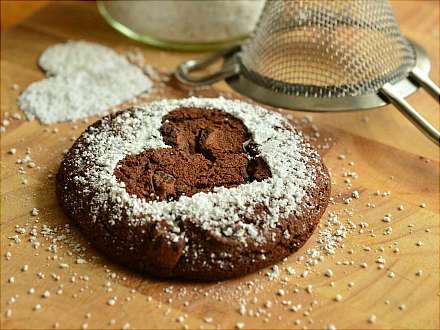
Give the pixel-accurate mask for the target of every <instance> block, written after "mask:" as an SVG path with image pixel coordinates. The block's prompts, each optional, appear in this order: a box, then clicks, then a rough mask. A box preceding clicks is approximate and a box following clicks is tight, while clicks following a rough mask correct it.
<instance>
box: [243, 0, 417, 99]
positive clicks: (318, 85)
mask: <svg viewBox="0 0 440 330" xmlns="http://www.w3.org/2000/svg"><path fill="white" fill-rule="evenodd" d="M238 60H239V62H240V65H241V72H242V73H243V74H244V75H246V76H247V77H248V78H249V79H251V80H252V81H254V82H255V83H257V84H259V85H261V86H263V87H265V88H269V89H271V90H274V91H276V92H282V93H285V94H289V95H298V96H308V97H335V96H336V97H341V96H348V95H350V96H358V95H362V94H367V93H373V92H377V91H378V90H379V89H380V88H381V87H382V86H383V85H384V84H385V83H387V82H395V81H397V80H400V79H403V78H405V77H406V76H407V75H408V72H409V71H410V70H411V69H412V68H413V67H414V65H415V60H416V55H415V52H414V49H413V48H412V46H411V45H410V43H409V42H408V41H407V40H406V39H405V38H404V37H403V35H402V34H401V33H400V30H399V26H398V23H397V20H396V18H395V16H394V13H393V11H392V9H391V7H390V5H389V3H388V1H386V0H368V1H366V0H346V1H329V0H294V1H291V0H287V1H281V0H279V1H267V3H266V5H265V8H264V10H263V13H262V15H261V17H260V21H259V23H258V26H257V28H256V29H255V32H254V34H253V36H252V37H251V38H250V39H248V41H247V42H246V43H245V44H244V45H243V47H242V51H241V53H240V54H239V57H238Z"/></svg>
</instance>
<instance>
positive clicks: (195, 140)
mask: <svg viewBox="0 0 440 330" xmlns="http://www.w3.org/2000/svg"><path fill="white" fill-rule="evenodd" d="M228 102H231V101H228ZM183 104H184V105H186V103H183ZM228 104H229V103H227V104H226V105H225V106H227V105H228ZM220 105H222V106H223V103H220ZM219 110H222V109H203V108H202V107H199V108H197V107H195V106H180V107H179V106H176V109H174V110H172V111H169V112H168V113H166V114H165V115H164V116H163V118H162V126H161V127H160V134H161V136H162V139H163V141H164V142H165V144H166V145H168V146H169V147H168V148H153V149H145V150H144V151H142V152H140V153H137V154H127V155H126V156H125V157H124V158H122V159H121V160H119V161H118V162H117V165H116V166H114V168H113V175H114V177H115V178H116V182H118V184H123V185H124V189H125V191H126V192H127V193H128V194H129V195H130V196H133V197H130V198H135V199H136V203H135V204H134V205H135V207H134V208H133V207H128V206H126V205H128V204H127V202H126V201H125V200H124V199H123V200H122V202H121V201H120V200H119V199H118V198H113V197H111V198H110V197H109V198H107V199H103V197H102V196H107V194H108V195H109V196H112V194H109V193H108V192H107V190H106V189H104V188H102V187H100V186H99V184H98V183H99V182H100V181H99V180H98V181H96V182H94V183H93V184H90V181H91V179H90V178H92V179H93V180H94V178H95V177H97V175H96V173H95V172H94V171H93V170H92V168H95V167H97V165H96V163H95V162H96V161H95V159H97V158H96V157H95V156H96V154H94V151H95V150H97V149H94V144H96V143H101V140H99V139H98V138H97V136H100V135H99V134H101V133H103V132H104V133H105V134H107V135H109V136H111V137H114V136H117V137H118V136H120V135H123V134H125V133H123V131H122V129H121V127H120V126H119V125H120V124H119V122H118V121H121V122H124V120H129V119H124V118H134V117H135V116H136V113H137V112H139V111H148V109H147V110H127V111H125V114H124V113H119V114H116V115H111V116H108V117H105V118H103V119H102V120H101V121H98V122H97V123H95V124H93V125H92V126H91V127H90V128H89V129H88V130H87V131H86V132H85V133H84V134H83V135H82V136H81V137H80V138H79V139H78V140H77V141H76V142H75V144H74V145H73V146H72V148H71V149H70V151H69V152H68V153H67V155H66V157H65V159H64V160H63V163H62V164H61V167H60V170H59V173H58V176H57V191H58V197H59V199H60V203H61V205H62V206H63V208H64V210H65V211H66V213H67V214H68V215H69V216H70V217H71V218H72V219H73V220H74V221H75V222H77V223H78V224H79V225H80V227H81V229H82V230H83V232H84V233H85V234H86V235H87V236H88V237H89V238H90V239H91V241H92V242H93V243H94V244H95V246H97V247H98V248H99V249H100V250H102V251H103V252H104V253H105V254H107V255H108V256H109V257H110V258H111V259H112V260H115V261H118V262H121V263H123V264H125V265H127V266H128V267H130V268H133V269H136V270H138V271H141V272H147V273H149V274H153V275H156V276H160V277H180V278H187V279H196V280H208V281H213V280H219V279H224V278H230V277H234V276H240V275H244V274H247V273H250V272H253V271H255V270H258V269H260V268H263V267H266V266H269V265H272V264H274V263H276V262H278V261H280V260H281V259H283V258H285V257H286V256H288V255H290V254H291V253H292V252H294V251H296V250H297V249H298V248H300V247H301V246H302V245H303V244H304V243H305V242H306V241H307V239H308V238H309V237H310V235H311V234H312V232H313V230H314V229H315V227H316V225H317V223H318V221H319V218H320V217H321V215H322V213H323V212H324V210H325V208H326V206H327V204H328V199H329V195H330V181H329V176H328V172H327V169H326V168H325V166H324V165H323V163H322V161H321V160H320V158H319V156H318V154H317V153H316V151H314V150H313V148H312V147H311V146H309V145H306V144H305V142H304V141H303V142H301V143H303V144H304V145H301V146H300V148H298V150H295V151H292V152H295V153H298V155H295V157H296V158H295V159H298V161H299V162H303V163H304V164H302V165H304V167H305V168H308V169H310V171H312V172H313V173H314V175H313V184H311V185H310V186H308V187H307V190H306V191H305V193H304V196H303V197H302V198H301V200H300V201H299V203H298V205H297V207H296V208H295V209H294V210H293V211H292V212H290V213H289V214H288V215H286V216H284V215H283V214H281V215H280V216H279V219H277V221H276V222H274V224H273V225H270V226H269V225H267V224H266V222H265V218H266V217H267V216H268V214H270V213H271V212H273V210H272V209H270V205H271V204H270V201H268V203H269V204H265V203H260V204H257V205H256V206H255V207H253V208H251V207H250V206H246V205H251V202H252V201H251V200H249V203H246V202H245V203H243V202H242V201H238V202H237V206H235V207H236V210H229V211H232V212H226V213H224V214H229V215H230V216H231V218H228V217H226V218H222V217H221V216H219V217H217V218H215V217H214V218H213V219H214V220H215V219H217V220H215V221H214V220H213V221H212V222H211V221H210V222H209V223H205V222H203V221H199V219H197V218H191V217H188V216H187V215H186V214H187V213H185V212H184V211H185V210H183V211H182V214H183V215H177V216H174V215H169V214H165V215H164V216H163V219H159V218H157V217H156V218H155V217H154V214H152V215H150V214H142V213H139V212H138V213H136V212H137V211H136V212H135V210H134V209H135V208H138V204H137V203H138V202H139V200H143V201H144V202H142V203H145V202H146V203H148V205H156V204H155V203H176V202H179V201H181V200H182V198H186V199H185V201H188V199H189V198H195V197H196V196H198V198H200V196H205V195H200V194H208V195H206V196H208V197H207V198H209V196H210V195H209V194H212V193H216V189H217V188H216V187H226V188H230V189H236V188H239V187H240V186H241V185H246V184H250V183H253V182H266V181H267V180H270V179H271V178H272V172H271V170H270V166H269V165H268V163H267V162H266V160H265V158H264V155H262V154H261V153H260V151H259V147H260V146H259V145H258V144H256V143H255V142H254V139H253V138H252V137H253V134H255V132H249V130H248V129H247V127H246V126H245V125H244V124H243V122H242V120H239V119H237V118H236V117H234V116H232V115H230V114H228V113H225V112H224V111H223V110H222V111H219ZM266 115H267V116H271V114H270V113H268V114H266ZM124 116H125V117H124ZM122 117H124V118H122ZM144 125H148V122H145V123H144ZM276 129H277V130H280V129H281V130H286V131H287V130H288V131H292V132H294V133H295V131H294V129H293V128H290V127H281V128H278V127H277V128H276ZM118 130H120V131H118ZM297 134H298V133H295V137H296V138H298V135H297ZM107 135H106V136H107ZM101 138H102V137H100V139H101ZM298 139H299V141H302V138H298ZM102 143H103V142H102ZM102 166H104V165H102ZM280 166H282V165H280ZM98 167H99V166H98ZM91 173H92V174H91ZM301 175H307V173H305V174H304V173H301ZM301 179H302V177H300V178H299V179H298V180H301ZM93 180H92V181H93ZM90 187H92V188H90ZM287 193H288V192H287V191H286V194H287ZM293 193H294V192H292V194H293ZM246 196H247V195H246ZM276 196H277V197H275V195H274V200H275V199H276V198H279V197H278V195H276ZM197 200H198V199H197ZM201 200H202V201H203V199H201ZM139 203H140V202H139ZM142 203H141V204H139V205H144V204H142ZM152 203H153V204H152ZM220 204H221V203H220ZM220 204H219V205H217V206H214V207H213V208H211V209H206V212H210V213H216V212H217V208H218V209H219V210H220V211H222V209H221V208H222V207H224V206H223V205H220ZM161 205H162V204H161ZM169 205H173V207H174V206H175V207H176V208H179V207H182V205H187V204H179V203H177V204H169ZM188 205H189V204H188ZM214 205H216V204H214ZM268 205H269V206H268ZM201 209H202V211H203V208H201ZM247 209H248V210H250V211H249V212H247ZM154 210H155V209H154ZM220 211H219V212H220ZM235 211H236V212H235ZM168 212H171V213H173V212H177V211H175V210H174V209H173V208H171V209H170V210H169V211H168ZM199 212H200V210H199ZM234 213H236V214H235V215H234V216H232V215H231V214H234ZM173 214H174V213H173ZM176 214H180V213H178V212H177V213H176ZM199 214H201V215H202V213H199ZM221 214H223V213H221ZM170 218H171V219H172V221H170ZM137 220H139V221H137ZM216 221H217V222H218V223H217V222H216ZM208 224H209V226H208ZM213 226H217V227H219V228H220V230H213V229H212V227H213ZM217 227H216V228H217ZM249 228H250V229H249ZM255 230H257V231H258V232H257V233H254V232H255ZM237 233H238V234H237Z"/></svg>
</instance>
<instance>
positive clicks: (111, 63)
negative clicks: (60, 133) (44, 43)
mask: <svg viewBox="0 0 440 330" xmlns="http://www.w3.org/2000/svg"><path fill="white" fill-rule="evenodd" d="M38 63H39V65H40V66H41V67H42V68H43V69H44V70H45V71H46V72H47V74H48V75H49V78H47V79H44V80H41V81H37V82H35V83H33V84H31V85H30V86H29V87H28V88H27V89H26V90H25V91H24V92H23V93H22V94H21V95H20V97H19V98H18V103H19V106H20V108H21V109H22V110H23V111H24V112H25V113H26V116H27V117H28V118H29V119H32V118H34V117H38V119H39V120H40V121H41V122H43V123H45V124H52V123H56V122H63V121H74V120H77V119H81V118H85V117H88V116H93V115H96V114H98V113H100V112H103V111H106V110H108V109H109V108H111V107H113V106H116V105H118V104H120V103H122V102H124V101H127V100H129V99H131V98H133V97H135V96H137V95H139V94H141V93H142V92H145V91H148V90H149V89H150V88H151V87H152V82H151V81H150V79H148V78H147V77H146V76H145V75H144V74H143V73H142V70H141V69H140V68H138V67H137V66H134V65H132V64H130V63H129V62H128V61H127V60H126V59H125V58H124V57H123V56H121V55H119V54H118V53H116V52H115V51H113V50H112V49H110V48H107V47H104V46H101V45H98V44H94V43H90V42H86V41H71V42H67V43H64V44H57V45H54V46H52V47H49V48H48V49H47V50H46V51H45V52H44V53H43V54H42V55H41V57H40V59H39V61H38Z"/></svg>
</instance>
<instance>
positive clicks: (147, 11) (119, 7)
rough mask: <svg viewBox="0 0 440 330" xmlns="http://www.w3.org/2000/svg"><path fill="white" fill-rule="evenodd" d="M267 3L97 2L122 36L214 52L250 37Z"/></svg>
mask: <svg viewBox="0 0 440 330" xmlns="http://www.w3.org/2000/svg"><path fill="white" fill-rule="evenodd" d="M264 3H265V0H235V1H232V0H198V1H194V0H184V1H179V0H175V1H173V0H162V1H113V0H112V1H102V0H99V1H98V2H97V4H98V9H99V12H100V13H101V15H102V16H103V17H104V18H105V19H106V20H107V22H108V23H109V24H110V25H111V26H113V27H114V28H115V29H116V30H118V31H119V32H121V33H122V34H124V35H126V36H128V37H129V38H132V39H134V40H137V41H141V42H144V43H147V44H150V45H153V46H157V47H163V48H171V49H179V50H212V49H216V48H220V47H224V46H227V45H230V44H233V43H236V42H238V41H240V40H242V39H244V38H245V37H247V36H248V35H249V33H250V32H252V30H253V29H254V27H255V24H256V23H257V21H258V18H259V16H260V14H261V11H262V10H263V6H264Z"/></svg>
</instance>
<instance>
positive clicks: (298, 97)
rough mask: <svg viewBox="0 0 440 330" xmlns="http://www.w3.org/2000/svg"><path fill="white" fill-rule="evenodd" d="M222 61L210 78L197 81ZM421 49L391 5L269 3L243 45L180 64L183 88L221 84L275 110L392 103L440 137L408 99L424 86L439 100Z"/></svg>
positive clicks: (360, 0) (307, 0)
mask: <svg viewBox="0 0 440 330" xmlns="http://www.w3.org/2000/svg"><path fill="white" fill-rule="evenodd" d="M220 59H223V60H224V61H223V67H222V68H221V69H220V70H219V71H217V72H215V73H213V74H209V75H194V74H192V72H193V71H198V70H201V69H205V68H206V67H208V66H210V65H211V64H213V63H214V62H216V61H218V60H220ZM429 70H430V61H429V59H428V57H427V56H426V53H425V52H424V50H423V49H422V48H421V47H419V46H418V45H417V44H415V43H414V42H411V41H409V40H408V39H406V38H405V37H404V36H403V35H402V34H401V32H400V29H399V25H398V22H397V20H396V17H395V16H394V13H393V10H392V9H391V6H390V4H389V3H388V1H387V0H371V1H365V0H342V1H341V0H339V1H338V0H336V1H327V0H295V1H292V0H285V1H281V0H278V1H267V2H266V5H265V7H264V9H263V12H262V14H261V17H260V19H259V22H258V24H257V27H256V29H255V31H254V33H253V34H252V36H251V37H250V38H249V39H248V40H247V41H245V42H244V43H243V44H242V45H238V46H234V47H231V48H227V49H224V50H221V51H220V52H217V53H215V54H212V55H210V56H209V57H207V58H205V59H202V60H190V61H187V62H185V63H182V64H181V65H180V66H179V67H178V68H177V70H176V72H175V75H176V77H177V79H178V80H179V81H181V82H182V83H186V84H190V85H206V84H211V83H214V82H216V81H219V80H223V79H224V80H226V82H227V83H228V84H229V85H230V86H231V87H232V88H233V89H234V90H236V91H237V92H239V93H241V94H243V95H245V96H247V97H250V98H252V99H254V100H256V101H258V102H261V103H265V104H268V105H271V106H275V107H282V108H287V109H296V110H306V111H328V112H331V111H349V110H359V109H369V108H374V107H379V106H383V105H386V104H388V103H392V104H393V105H395V106H396V107H397V108H398V109H399V110H400V111H401V112H402V113H403V114H404V115H405V116H406V117H407V118H408V119H409V120H411V121H412V122H413V123H414V124H415V125H416V126H417V127H418V128H419V129H420V130H421V131H422V132H423V133H425V134H426V135H427V136H428V137H429V138H431V139H432V140H433V141H435V142H436V143H437V144H438V143H439V139H440V134H439V131H438V130H437V129H435V128H434V127H433V126H432V125H431V124H430V123H429V122H428V121H427V120H426V119H425V118H423V117H422V116H421V115H420V114H419V113H418V112H417V111H416V110H415V109H414V108H413V107H412V106H411V105H410V104H409V103H408V102H406V101H405V99H404V98H405V97H406V96H408V95H410V94H412V93H413V92H415V91H416V90H417V89H418V88H419V87H422V88H424V89H425V90H426V91H428V92H429V93H430V94H431V95H432V96H433V97H434V98H435V99H437V100H439V97H440V89H439V87H438V86H436V84H435V83H434V82H433V81H432V80H431V79H430V78H429V77H428V73H429Z"/></svg>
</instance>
